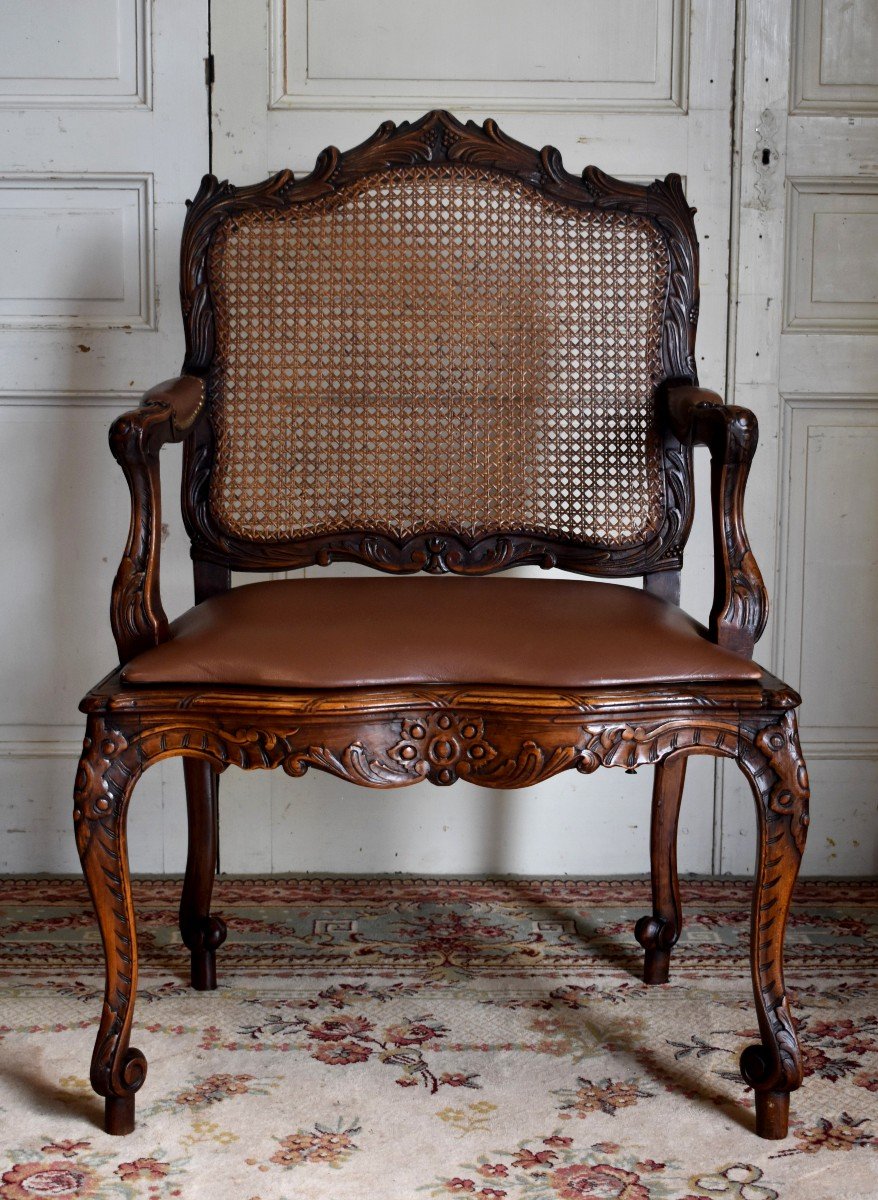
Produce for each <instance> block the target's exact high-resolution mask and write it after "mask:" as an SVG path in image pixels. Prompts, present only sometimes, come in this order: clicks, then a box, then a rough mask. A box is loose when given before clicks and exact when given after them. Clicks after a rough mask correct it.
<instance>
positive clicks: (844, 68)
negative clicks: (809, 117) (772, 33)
mask: <svg viewBox="0 0 878 1200" xmlns="http://www.w3.org/2000/svg"><path fill="white" fill-rule="evenodd" d="M791 65H792V72H791V74H792V83H791V94H790V109H791V111H792V112H797V113H798V112H805V113H820V112H824V113H826V112H835V113H838V114H840V115H849V114H851V113H866V114H870V115H873V116H874V115H876V114H878V14H876V11H875V0H793V39H792V56H791Z"/></svg>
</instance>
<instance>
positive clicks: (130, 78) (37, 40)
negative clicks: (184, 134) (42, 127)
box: [0, 0, 152, 108]
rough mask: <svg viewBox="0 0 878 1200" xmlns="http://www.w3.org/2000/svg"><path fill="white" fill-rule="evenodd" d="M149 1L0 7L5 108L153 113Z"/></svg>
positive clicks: (7, 0)
mask: <svg viewBox="0 0 878 1200" xmlns="http://www.w3.org/2000/svg"><path fill="white" fill-rule="evenodd" d="M151 17H152V5H151V3H149V2H148V0H76V2H75V4H71V3H70V0H27V2H26V3H22V0H0V29H2V30H3V36H2V38H0V106H4V105H5V106H16V107H17V106H20V105H28V106H31V105H49V106H51V107H53V108H57V107H64V108H68V107H71V106H75V107H94V106H98V107H105V106H108V105H109V106H112V107H117V108H149V107H150V105H151V102H152V38H151V25H152V20H151Z"/></svg>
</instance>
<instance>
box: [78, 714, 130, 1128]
mask: <svg viewBox="0 0 878 1200" xmlns="http://www.w3.org/2000/svg"><path fill="white" fill-rule="evenodd" d="M127 749H128V742H127V741H126V739H125V737H124V736H123V735H122V734H121V733H119V732H118V731H116V730H114V729H112V728H110V727H109V726H108V725H107V724H106V723H105V722H104V720H103V718H102V717H101V716H99V715H96V714H93V715H91V716H90V717H89V721H88V732H87V735H86V738H85V741H84V742H83V751H82V757H81V759H80V761H79V770H78V772H77V776H76V788H75V791H74V801H73V804H74V807H73V822H74V826H75V829H76V847H77V849H78V851H79V859H80V862H81V863H82V872H83V874H84V876H85V879H86V883H87V884H88V890H89V892H90V894H91V898H92V903H93V904H94V909H95V914H96V916H97V919H98V926H99V928H100V931H101V940H102V941H103V945H104V964H105V987H104V1004H103V1009H102V1011H101V1020H100V1026H99V1028H98V1034H97V1037H96V1039H95V1045H94V1051H93V1053H92V1060H91V1085H92V1087H93V1088H94V1090H95V1091H96V1092H97V1093H98V1095H99V1096H103V1097H104V1128H105V1129H106V1131H107V1133H112V1134H126V1133H130V1132H131V1131H132V1130H133V1128H134V1096H135V1093H136V1092H137V1090H138V1089H139V1088H140V1087H141V1085H142V1084H143V1081H144V1079H145V1078H146V1059H145V1058H144V1056H143V1055H142V1054H141V1052H140V1051H139V1050H135V1049H134V1048H133V1047H130V1046H129V1044H128V1041H129V1038H130V1036H131V1022H132V1019H133V1015H134V998H135V994H136V990H137V936H136V931H135V927H134V905H133V901H132V898H131V879H130V876H129V872H128V846H127V836H126V823H127V815H128V802H129V800H130V798H131V793H132V791H133V789H134V784H135V782H136V781H137V778H138V773H139V772H138V769H137V766H136V760H135V761H133V762H132V761H122V759H123V756H124V755H125V751H126V750H127Z"/></svg>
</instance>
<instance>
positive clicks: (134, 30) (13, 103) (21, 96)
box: [0, 0, 153, 109]
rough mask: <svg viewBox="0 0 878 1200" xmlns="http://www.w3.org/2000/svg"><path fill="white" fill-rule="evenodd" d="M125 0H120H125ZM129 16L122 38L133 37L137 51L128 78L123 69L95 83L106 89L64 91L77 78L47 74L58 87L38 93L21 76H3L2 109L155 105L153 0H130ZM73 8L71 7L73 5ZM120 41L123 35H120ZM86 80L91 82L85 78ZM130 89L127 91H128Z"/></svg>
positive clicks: (1, 89)
mask: <svg viewBox="0 0 878 1200" xmlns="http://www.w3.org/2000/svg"><path fill="white" fill-rule="evenodd" d="M122 2H123V0H120V3H122ZM127 5H129V6H130V15H129V17H128V19H127V21H126V22H125V27H124V29H121V30H120V34H121V37H122V38H128V39H132V40H133V42H134V53H133V55H132V57H131V59H130V66H131V69H130V71H129V73H128V77H127V78H126V77H125V75H123V73H122V71H121V70H120V72H119V74H118V75H116V76H111V77H108V78H101V79H100V80H97V79H95V82H96V83H100V84H103V85H104V88H103V90H98V91H95V92H87V91H84V90H83V91H76V90H68V91H64V90H62V88H63V85H64V84H65V83H67V84H71V83H73V82H74V78H73V77H72V76H71V77H69V78H63V77H62V78H58V77H56V76H52V77H51V78H49V77H46V80H45V82H47V83H49V82H50V83H52V84H53V85H55V86H56V88H57V90H54V91H46V92H38V91H22V90H21V88H20V86H19V88H18V89H16V88H15V86H14V85H15V84H19V85H20V84H21V82H22V78H21V77H19V78H12V77H6V79H2V78H0V108H18V109H22V108H64V109H68V108H101V109H108V108H111V109H112V108H116V109H118V108H122V109H132V108H144V109H151V108H152V103H153V101H152V76H153V48H152V2H151V0H127ZM71 8H72V6H71ZM120 41H121V38H120ZM116 81H118V85H119V90H117V91H113V90H112V85H113V83H114V82H116ZM86 82H88V81H87V80H86ZM125 89H127V90H125Z"/></svg>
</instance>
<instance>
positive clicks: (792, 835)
mask: <svg viewBox="0 0 878 1200" xmlns="http://www.w3.org/2000/svg"><path fill="white" fill-rule="evenodd" d="M739 761H740V764H741V767H742V768H743V770H744V772H745V773H746V774H747V776H748V778H749V779H750V783H751V785H752V787H753V794H754V796H755V798H756V812H757V818H758V822H759V843H758V848H757V855H756V878H755V881H754V887H753V909H752V915H751V926H750V966H751V971H752V974H753V994H754V996H755V999H756V1011H757V1016H758V1019H759V1030H760V1033H761V1035H762V1041H761V1044H760V1045H756V1046H748V1047H747V1049H746V1050H745V1051H744V1053H743V1054H742V1056H741V1074H742V1075H743V1076H744V1079H745V1080H746V1082H747V1083H749V1084H750V1086H751V1087H752V1088H753V1089H754V1091H755V1093H756V1132H757V1133H758V1134H759V1136H760V1137H764V1138H772V1139H779V1138H785V1137H786V1136H787V1129H788V1124H789V1107H790V1092H792V1091H795V1089H796V1088H797V1087H799V1086H800V1085H801V1082H802V1055H801V1051H800V1049H799V1042H798V1039H797V1037H796V1029H795V1025H794V1024H793V1018H792V1015H791V1013H790V1008H789V1004H788V1003H787V997H786V986H785V984H784V973H783V945H784V933H785V931H786V923H787V916H788V914H789V909H790V900H791V897H792V894H793V887H794V886H795V882H796V876H797V875H798V872H799V864H800V862H801V859H802V854H803V852H804V849H805V837H806V833H807V828H808V798H809V791H808V773H807V771H806V769H805V763H804V760H803V758H802V751H801V747H800V745H799V738H798V733H797V730H796V718H795V715H794V713H792V712H787V713H786V714H785V715H784V716H783V717H782V718H781V719H780V720H779V721H778V722H777V723H776V724H772V725H769V726H768V727H763V728H761V729H756V730H750V731H742V745H741V754H740V760H739Z"/></svg>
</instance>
